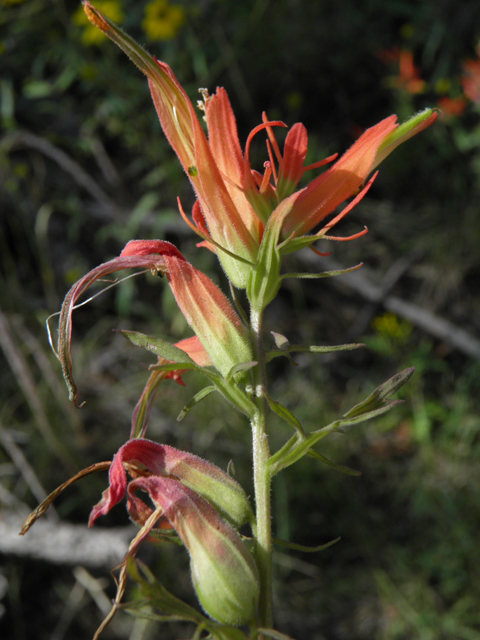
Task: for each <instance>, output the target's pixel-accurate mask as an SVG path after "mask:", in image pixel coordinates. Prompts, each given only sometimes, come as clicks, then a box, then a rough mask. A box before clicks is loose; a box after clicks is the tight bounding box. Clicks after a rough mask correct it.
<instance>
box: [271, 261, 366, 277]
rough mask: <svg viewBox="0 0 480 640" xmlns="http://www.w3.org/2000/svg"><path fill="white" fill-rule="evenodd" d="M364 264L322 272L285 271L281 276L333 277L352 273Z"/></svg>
mask: <svg viewBox="0 0 480 640" xmlns="http://www.w3.org/2000/svg"><path fill="white" fill-rule="evenodd" d="M362 266H363V262H360V264H356V265H355V266H354V267H349V268H348V269H340V270H338V271H322V273H285V274H283V275H282V276H280V279H281V280H285V279H286V278H332V277H333V276H343V275H344V274H345V273H351V272H352V271H356V270H357V269H360V267H362Z"/></svg>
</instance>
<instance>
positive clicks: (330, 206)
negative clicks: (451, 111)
mask: <svg viewBox="0 0 480 640" xmlns="http://www.w3.org/2000/svg"><path fill="white" fill-rule="evenodd" d="M437 118H438V113H436V112H434V111H432V110H431V109H427V110H425V111H423V112H421V113H420V114H418V115H417V116H415V117H414V118H411V119H410V120H409V121H408V122H405V123H404V124H403V125H401V126H400V127H399V126H398V124H397V123H396V120H397V116H395V115H393V116H389V117H388V118H385V119H384V120H382V121H381V122H379V123H378V124H376V125H375V126H373V127H371V128H370V129H367V131H365V133H364V134H363V135H362V136H360V138H359V139H358V140H357V141H356V142H355V143H354V144H353V145H352V146H351V147H350V149H349V150H348V151H347V152H346V153H344V154H343V156H342V157H341V158H340V159H339V160H337V162H336V163H335V164H334V165H333V166H332V167H331V168H330V169H328V170H327V171H325V173H323V174H322V175H320V176H319V177H318V178H316V179H315V180H313V181H312V182H311V183H310V184H309V185H308V186H307V187H306V188H305V189H304V190H303V191H302V192H301V193H300V195H299V197H298V198H297V200H296V202H295V204H294V206H293V207H292V210H291V211H290V213H289V214H288V215H287V216H286V217H285V219H284V223H283V229H282V237H283V238H284V239H285V238H288V237H289V236H291V235H292V234H293V233H295V235H296V236H297V237H298V236H302V235H304V234H306V233H308V232H309V231H310V230H311V229H313V228H314V227H315V226H316V225H317V224H318V223H319V222H321V220H323V219H324V218H325V216H327V215H328V214H329V213H332V211H334V210H335V209H336V207H337V206H338V205H339V204H341V203H342V202H344V201H345V200H347V199H348V198H350V197H351V196H352V195H354V194H355V193H356V191H357V190H358V189H359V188H360V187H361V186H362V185H363V184H364V182H365V180H366V179H367V177H368V176H369V175H370V173H371V172H372V171H373V170H374V169H375V168H376V167H377V166H378V165H379V164H380V162H382V161H383V160H384V159H385V158H386V157H387V155H389V154H390V153H391V152H392V151H393V150H394V149H395V148H396V147H397V146H398V145H400V144H401V143H402V142H405V141H406V140H408V139H409V138H411V137H412V136H414V135H416V134H417V133H419V132H420V131H422V130H423V129H425V128H427V127H429V126H430V125H431V124H433V123H434V122H435V120H436V119H437Z"/></svg>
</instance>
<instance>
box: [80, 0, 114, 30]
mask: <svg viewBox="0 0 480 640" xmlns="http://www.w3.org/2000/svg"><path fill="white" fill-rule="evenodd" d="M83 10H84V11H85V14H86V16H87V18H88V19H89V20H90V22H91V23H92V24H94V25H95V26H96V27H98V28H99V29H101V30H102V31H104V32H105V33H106V32H107V31H108V30H109V27H108V23H107V22H106V21H105V20H104V19H103V17H102V16H100V15H99V14H98V13H97V11H96V9H95V7H94V6H93V5H91V4H90V2H88V0H85V2H84V3H83Z"/></svg>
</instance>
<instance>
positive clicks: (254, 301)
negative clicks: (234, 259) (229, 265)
mask: <svg viewBox="0 0 480 640" xmlns="http://www.w3.org/2000/svg"><path fill="white" fill-rule="evenodd" d="M296 197H297V195H296V194H294V197H292V196H290V198H286V199H285V200H283V201H282V202H281V203H280V204H279V205H278V207H277V208H276V209H275V211H274V213H272V215H271V217H270V218H269V220H268V222H267V224H266V226H265V231H264V234H263V238H262V242H261V244H260V248H259V250H258V255H257V264H256V265H255V268H254V269H252V271H251V272H250V276H249V278H248V285H247V296H248V299H249V300H250V304H251V306H252V308H253V309H255V310H256V311H262V310H263V309H265V307H266V306H267V305H268V304H269V303H270V302H271V301H272V300H273V299H274V298H275V296H276V295H277V293H278V290H279V288H280V284H281V282H282V279H281V277H280V269H281V266H282V256H281V254H280V249H279V246H278V241H279V238H280V233H281V231H282V225H283V221H284V219H285V216H286V215H287V214H288V213H289V212H290V211H291V209H292V207H293V204H294V202H295V199H296Z"/></svg>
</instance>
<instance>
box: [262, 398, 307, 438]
mask: <svg viewBox="0 0 480 640" xmlns="http://www.w3.org/2000/svg"><path fill="white" fill-rule="evenodd" d="M267 401H268V404H269V406H270V409H271V410H272V411H273V412H274V413H276V414H277V416H280V418H282V420H285V422H286V423H288V424H289V425H290V426H291V427H293V428H294V429H295V431H296V432H297V433H298V434H299V435H300V436H302V438H304V437H305V432H304V430H303V427H302V425H301V424H300V422H299V421H298V420H297V418H296V417H295V416H294V415H293V413H292V412H291V411H290V410H289V409H287V408H286V407H284V406H283V405H282V404H280V403H279V402H277V401H276V400H273V399H272V398H271V397H270V396H269V395H268V394H267Z"/></svg>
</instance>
